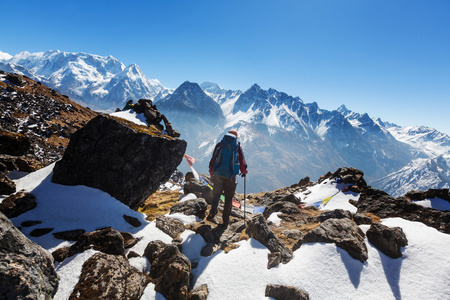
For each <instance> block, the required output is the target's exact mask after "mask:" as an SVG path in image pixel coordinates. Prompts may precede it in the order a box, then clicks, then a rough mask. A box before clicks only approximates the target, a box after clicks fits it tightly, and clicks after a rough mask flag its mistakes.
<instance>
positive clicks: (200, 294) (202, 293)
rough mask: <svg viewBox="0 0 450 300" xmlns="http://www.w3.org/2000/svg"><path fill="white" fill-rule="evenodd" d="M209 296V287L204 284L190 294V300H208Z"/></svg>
mask: <svg viewBox="0 0 450 300" xmlns="http://www.w3.org/2000/svg"><path fill="white" fill-rule="evenodd" d="M208 295H209V292H208V286H207V285H206V284H202V285H201V286H199V287H198V288H196V289H195V290H193V291H192V292H190V293H189V300H206V299H208Z"/></svg>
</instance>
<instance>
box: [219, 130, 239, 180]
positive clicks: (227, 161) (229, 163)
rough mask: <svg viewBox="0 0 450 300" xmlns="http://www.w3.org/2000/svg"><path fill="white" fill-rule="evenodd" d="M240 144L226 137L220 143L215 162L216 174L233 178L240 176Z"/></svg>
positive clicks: (234, 139) (232, 138)
mask: <svg viewBox="0 0 450 300" xmlns="http://www.w3.org/2000/svg"><path fill="white" fill-rule="evenodd" d="M238 152H239V143H238V142H237V139H236V138H234V137H231V136H228V135H225V136H224V137H223V139H222V141H221V142H220V145H219V149H218V151H217V154H216V158H215V161H214V167H213V170H214V174H215V175H220V176H224V177H227V178H232V177H233V176H235V175H237V174H239V158H238Z"/></svg>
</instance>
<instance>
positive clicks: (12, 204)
mask: <svg viewBox="0 0 450 300" xmlns="http://www.w3.org/2000/svg"><path fill="white" fill-rule="evenodd" d="M35 207H36V197H35V196H34V195H32V194H30V193H25V192H23V191H20V192H17V193H15V194H13V195H11V196H9V197H7V198H5V199H4V200H3V202H2V203H0V211H1V212H2V213H4V214H5V216H7V217H8V218H15V217H17V216H19V215H21V214H23V213H25V212H27V211H29V210H32V209H33V208H35Z"/></svg>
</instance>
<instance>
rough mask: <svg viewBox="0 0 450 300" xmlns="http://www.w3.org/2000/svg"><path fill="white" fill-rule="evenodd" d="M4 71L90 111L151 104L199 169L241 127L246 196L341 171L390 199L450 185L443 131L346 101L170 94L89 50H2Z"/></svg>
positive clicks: (208, 88) (184, 90)
mask: <svg viewBox="0 0 450 300" xmlns="http://www.w3.org/2000/svg"><path fill="white" fill-rule="evenodd" d="M0 69H2V70H4V71H7V72H14V73H19V74H22V75H26V76H28V77H30V78H32V79H34V80H39V81H41V82H42V83H43V84H45V85H48V86H49V87H51V88H54V89H56V90H57V91H59V92H60V93H63V94H66V95H68V96H69V97H71V98H72V99H74V100H75V101H79V102H81V103H83V104H84V105H87V106H90V107H92V108H97V109H103V110H112V109H115V108H116V107H119V108H122V107H123V105H124V103H125V102H126V101H127V100H128V99H133V100H135V101H137V100H138V99H141V98H146V99H152V100H154V102H155V104H156V105H157V107H158V109H159V110H160V111H161V112H162V113H164V114H165V115H166V116H167V117H168V119H169V120H170V121H171V122H172V124H173V126H174V128H175V129H177V130H179V131H180V133H181V138H183V139H185V140H186V141H187V142H188V149H187V153H188V154H189V155H191V156H193V157H195V158H196V159H197V162H196V163H195V165H194V166H195V168H196V169H197V170H198V171H199V172H201V173H202V172H203V173H206V172H207V170H208V169H207V164H208V162H209V158H210V156H211V152H212V150H213V147H214V145H215V143H216V142H217V141H218V139H220V138H221V137H222V135H223V134H224V133H225V132H226V131H227V130H229V129H230V128H236V129H237V130H238V131H239V134H240V141H241V144H242V146H243V148H244V152H245V154H246V158H247V162H248V164H249V171H250V172H249V176H248V179H247V180H248V182H247V190H248V191H249V192H257V191H269V190H273V189H275V188H278V187H283V186H286V185H290V184H293V183H297V182H298V181H299V180H300V179H301V178H303V177H304V176H311V177H312V178H314V179H315V178H316V177H318V176H320V175H323V174H324V173H326V172H327V171H330V170H335V169H336V168H338V167H342V166H353V167H356V168H359V169H361V170H364V172H365V177H366V180H368V183H369V184H371V185H372V186H374V187H378V188H381V189H383V190H385V191H387V192H388V193H390V194H391V195H393V196H400V195H403V194H404V193H405V192H407V191H409V190H411V189H428V188H448V187H449V185H450V180H449V178H450V168H449V165H450V137H449V136H448V135H447V134H444V133H440V132H438V131H436V130H434V129H432V128H427V127H400V126H397V125H395V124H391V123H388V122H384V121H382V120H380V119H377V118H372V117H370V116H369V115H368V114H359V113H355V112H352V111H351V110H349V109H347V108H346V107H345V106H344V105H343V106H341V107H339V108H338V109H337V110H333V111H328V110H324V109H320V108H319V105H318V104H317V103H315V102H314V103H304V102H303V100H302V99H300V98H299V97H293V96H290V95H287V94H285V93H283V92H280V91H277V90H275V89H269V90H264V89H262V88H261V87H260V86H258V85H257V84H255V85H253V86H251V87H250V88H249V89H248V90H246V91H244V92H243V91H234V90H225V89H222V88H221V87H220V86H219V85H217V84H215V83H202V84H200V85H199V84H197V83H191V82H185V83H183V84H182V85H181V86H180V87H178V88H177V89H176V90H175V91H173V90H171V89H168V88H165V87H164V86H163V85H162V84H161V83H160V82H159V81H158V80H150V79H147V78H146V77H145V75H144V74H143V73H142V72H141V71H140V69H139V67H138V66H137V65H130V66H127V67H126V66H125V65H123V64H122V63H120V62H119V61H118V60H116V59H115V58H113V57H112V56H108V57H101V56H98V55H91V54H86V53H67V52H61V51H47V52H45V53H34V54H30V53H28V52H22V53H20V54H17V55H15V56H10V55H8V54H5V53H1V52H0ZM184 171H186V170H184ZM240 188H241V189H242V185H240Z"/></svg>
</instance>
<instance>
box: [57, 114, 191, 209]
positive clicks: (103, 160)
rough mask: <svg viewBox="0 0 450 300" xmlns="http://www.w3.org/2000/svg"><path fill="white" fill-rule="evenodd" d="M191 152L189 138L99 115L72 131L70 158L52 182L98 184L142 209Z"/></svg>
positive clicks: (59, 165) (59, 166)
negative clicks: (187, 142)
mask: <svg viewBox="0 0 450 300" xmlns="http://www.w3.org/2000/svg"><path fill="white" fill-rule="evenodd" d="M185 150H186V142H185V141H184V140H179V139H174V138H168V137H166V136H162V135H161V133H160V132H159V131H156V130H154V129H152V128H147V127H145V126H139V125H136V124H134V123H132V122H129V121H127V120H124V119H120V118H115V117H112V116H108V115H99V116H97V117H95V118H94V119H92V120H91V121H90V122H89V123H88V124H86V126H84V127H83V128H81V129H80V130H78V131H77V132H75V133H74V134H73V135H72V138H71V140H70V143H69V145H68V147H67V149H66V151H65V152H64V157H63V158H62V159H61V160H60V161H58V162H57V163H56V165H55V168H54V169H53V177H52V181H53V182H55V183H59V184H66V185H87V186H90V187H93V188H98V189H101V190H103V191H105V192H107V193H109V194H110V195H111V196H113V197H114V198H116V199H118V200H119V201H121V202H123V203H124V204H126V205H128V206H129V207H130V208H132V209H138V208H139V205H140V204H141V203H143V202H144V201H145V200H146V199H147V198H148V196H150V195H151V194H152V193H154V192H155V191H156V190H157V189H158V187H159V185H160V184H161V183H162V182H166V181H167V180H168V179H169V178H170V176H171V175H172V173H173V172H174V171H175V169H176V167H177V166H178V165H179V164H180V162H181V160H182V158H183V155H184V152H185ZM130 158H131V159H130Z"/></svg>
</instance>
